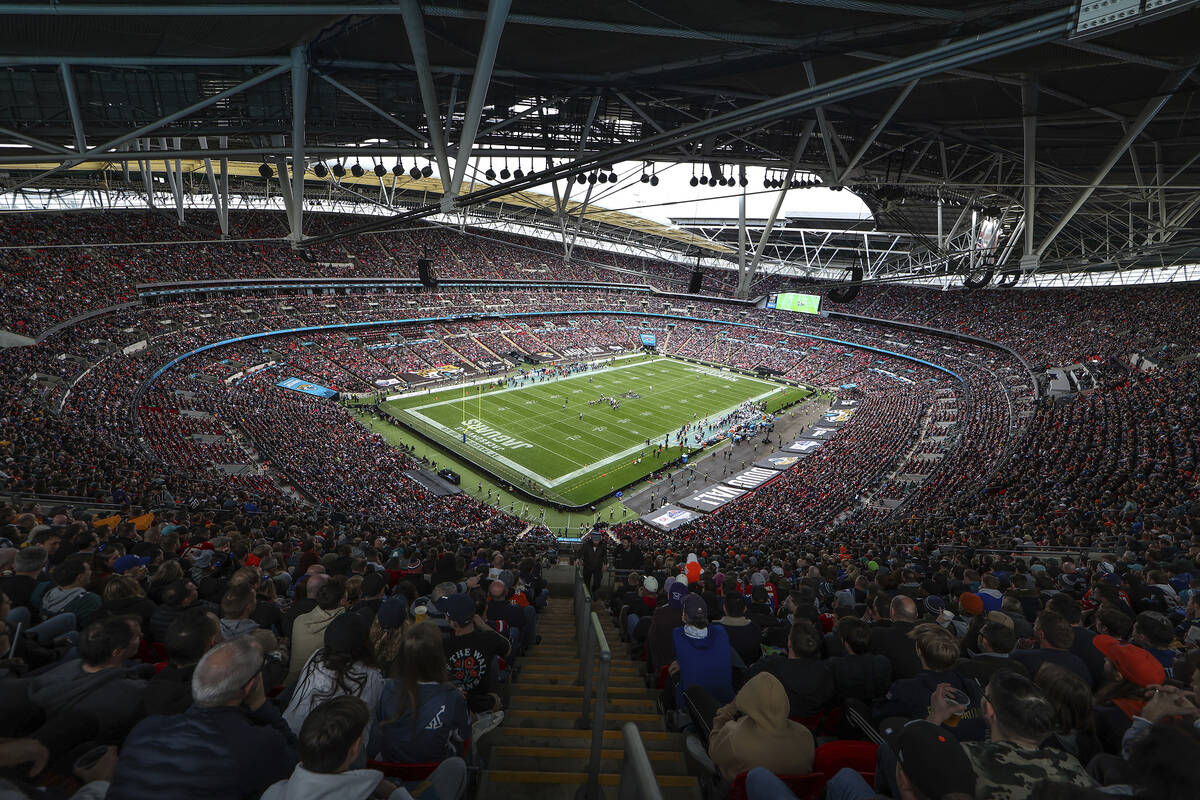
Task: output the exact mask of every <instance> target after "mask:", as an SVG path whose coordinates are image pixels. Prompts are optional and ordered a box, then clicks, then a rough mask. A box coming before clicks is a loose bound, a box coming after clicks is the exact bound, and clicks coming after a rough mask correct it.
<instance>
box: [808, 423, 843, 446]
mask: <svg viewBox="0 0 1200 800" xmlns="http://www.w3.org/2000/svg"><path fill="white" fill-rule="evenodd" d="M836 434H837V428H835V427H831V426H829V425H813V426H812V427H811V428H809V429H808V430H806V431H805V432H804V433H802V434H800V435H801V436H803V437H804V438H805V439H819V440H821V441H822V442H827V441H829V440H830V439H832V438H833V437H834V436H835V435H836Z"/></svg>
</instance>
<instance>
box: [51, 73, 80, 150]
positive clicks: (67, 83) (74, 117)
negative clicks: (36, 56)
mask: <svg viewBox="0 0 1200 800" xmlns="http://www.w3.org/2000/svg"><path fill="white" fill-rule="evenodd" d="M58 74H59V75H60V76H61V77H62V82H63V93H64V94H65V95H66V98H67V110H68V111H70V112H71V129H72V130H73V131H74V133H75V152H77V153H82V152H83V151H85V150H87V139H86V138H84V135H83V115H82V114H80V113H79V95H78V94H76V92H75V78H74V76H73V75H71V65H70V64H59V65H58Z"/></svg>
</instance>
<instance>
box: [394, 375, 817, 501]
mask: <svg viewBox="0 0 1200 800" xmlns="http://www.w3.org/2000/svg"><path fill="white" fill-rule="evenodd" d="M807 395H808V392H806V391H804V390H803V389H797V388H795V387H791V386H785V385H782V384H779V383H774V382H772V381H767V380H762V379H759V378H752V377H749V376H746V375H741V374H737V373H733V372H726V371H722V370H719V369H715V368H711V367H705V366H700V365H696V364H689V363H686V362H682V361H673V360H670V359H667V358H662V357H649V358H641V357H637V358H628V359H624V360H620V361H617V362H615V363H614V364H613V365H611V366H607V367H603V368H600V369H596V370H591V371H588V372H584V373H580V374H576V375H573V376H570V377H567V378H555V379H548V380H545V381H536V382H529V381H528V380H527V381H526V382H524V383H522V384H521V385H519V386H517V387H515V388H510V387H507V386H506V387H505V388H500V389H496V388H493V387H492V386H490V385H489V386H487V387H477V386H476V387H467V388H466V389H463V388H453V387H446V388H442V389H440V390H436V389H435V390H430V391H429V392H427V393H420V394H415V395H410V396H404V397H399V398H397V399H394V400H389V401H387V402H385V403H384V404H383V408H384V409H385V410H386V411H387V412H388V413H390V414H391V415H392V416H394V417H395V418H396V419H397V420H399V421H400V422H402V423H403V424H405V425H407V426H409V427H411V428H413V429H414V430H416V431H418V432H420V433H421V434H423V435H424V436H426V437H428V438H430V439H433V440H434V441H436V442H437V443H438V444H440V445H441V446H443V447H445V448H447V449H449V450H451V451H452V452H454V453H455V454H456V455H458V456H460V457H462V458H465V459H466V460H468V461H470V462H471V463H474V464H477V465H478V466H480V467H483V468H484V469H486V470H487V471H489V472H491V473H493V474H494V475H497V476H498V477H500V478H503V479H504V480H506V481H509V482H510V483H513V484H515V485H518V486H521V487H524V488H526V489H528V490H530V491H532V493H533V494H535V495H538V496H542V497H545V498H546V499H547V500H551V501H554V502H559V503H564V504H566V505H571V506H581V505H586V504H588V503H591V502H594V501H595V500H597V499H599V498H601V497H604V496H605V495H608V494H611V493H612V492H613V491H615V490H617V489H620V488H622V487H624V486H627V485H629V484H630V483H633V482H634V481H636V480H638V479H639V478H641V477H643V476H645V475H647V474H649V473H651V472H653V471H654V470H656V469H657V468H659V467H660V466H662V465H663V464H665V463H668V462H670V461H673V460H674V459H675V458H678V456H679V455H680V453H682V452H689V453H690V452H693V451H694V450H695V449H696V446H697V444H698V440H699V437H694V438H692V439H691V440H690V441H689V440H685V441H684V442H683V443H682V444H681V443H679V442H678V441H677V438H676V433H677V432H678V430H679V429H680V427H681V426H682V425H684V424H686V423H697V422H699V421H700V420H703V419H704V418H705V417H708V418H710V419H711V420H712V421H713V422H714V423H715V422H716V421H717V420H718V419H719V418H720V417H722V416H724V415H725V414H727V413H728V412H730V411H733V410H734V409H736V408H738V407H739V406H741V405H742V404H743V403H744V402H746V401H747V400H756V401H765V402H766V404H767V407H768V410H772V411H773V410H776V409H778V408H780V407H782V406H784V405H790V404H791V403H794V402H797V401H799V400H801V399H803V398H804V397H806V396H807ZM601 396H605V397H612V398H616V399H617V400H618V401H619V402H620V406H619V407H618V408H615V409H614V408H612V407H611V406H610V405H609V404H608V403H607V402H597V403H594V404H592V405H589V404H588V402H589V401H592V400H598V399H599V398H600V397H601ZM581 415H582V418H581ZM667 435H670V437H671V440H670V446H669V447H668V448H667V449H666V450H665V451H664V452H663V453H661V454H660V455H659V456H658V457H654V456H653V446H654V445H656V444H658V445H661V444H662V443H663V439H664V437H665V436H667ZM647 440H649V441H650V445H651V446H650V447H647V445H646V441H647Z"/></svg>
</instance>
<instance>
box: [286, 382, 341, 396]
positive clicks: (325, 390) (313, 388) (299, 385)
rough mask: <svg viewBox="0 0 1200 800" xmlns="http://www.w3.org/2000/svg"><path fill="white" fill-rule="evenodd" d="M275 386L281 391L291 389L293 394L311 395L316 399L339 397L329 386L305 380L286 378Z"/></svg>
mask: <svg viewBox="0 0 1200 800" xmlns="http://www.w3.org/2000/svg"><path fill="white" fill-rule="evenodd" d="M275 385H276V386H278V387H280V388H281V389H291V390H292V391H293V392H300V393H301V394H311V395H313V396H314V397H326V398H329V397H337V392H336V391H334V390H333V389H330V388H329V387H328V386H322V385H321V384H319V383H311V382H309V381H306V380H304V379H303V378H284V379H283V380H281V381H280V382H279V383H277V384H275Z"/></svg>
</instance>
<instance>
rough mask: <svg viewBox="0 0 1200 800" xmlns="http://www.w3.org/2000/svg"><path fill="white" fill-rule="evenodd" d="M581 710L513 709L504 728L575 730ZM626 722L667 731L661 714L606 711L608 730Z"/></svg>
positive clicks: (648, 728)
mask: <svg viewBox="0 0 1200 800" xmlns="http://www.w3.org/2000/svg"><path fill="white" fill-rule="evenodd" d="M579 711H580V709H574V710H571V711H559V710H542V709H536V708H530V709H526V708H513V709H509V710H508V711H505V712H504V726H505V727H506V728H507V727H512V726H515V727H521V726H522V725H526V726H535V725H536V726H539V727H546V728H573V727H574V726H575V722H576V720H578V719H579ZM626 722H633V723H636V724H637V726H638V727H639V728H642V727H644V728H646V729H647V730H665V729H666V727H667V725H666V722H665V721H664V720H663V718H662V716H661V715H659V714H639V713H634V712H630V711H607V710H606V711H605V713H604V725H605V727H606V728H612V729H613V730H619V729H620V727H621V726H622V725H624V724H625V723H626Z"/></svg>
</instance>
